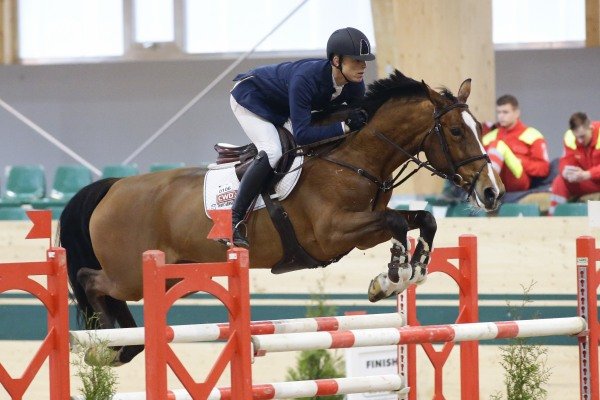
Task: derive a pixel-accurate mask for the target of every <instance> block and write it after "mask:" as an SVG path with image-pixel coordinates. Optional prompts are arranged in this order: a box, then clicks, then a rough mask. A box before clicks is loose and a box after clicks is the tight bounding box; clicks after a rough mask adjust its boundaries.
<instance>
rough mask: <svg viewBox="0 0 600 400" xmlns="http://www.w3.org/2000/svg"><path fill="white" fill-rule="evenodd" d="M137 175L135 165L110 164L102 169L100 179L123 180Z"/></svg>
mask: <svg viewBox="0 0 600 400" xmlns="http://www.w3.org/2000/svg"><path fill="white" fill-rule="evenodd" d="M138 173H139V170H138V166H137V164H112V165H106V166H104V168H102V178H124V177H126V176H133V175H137V174H138Z"/></svg>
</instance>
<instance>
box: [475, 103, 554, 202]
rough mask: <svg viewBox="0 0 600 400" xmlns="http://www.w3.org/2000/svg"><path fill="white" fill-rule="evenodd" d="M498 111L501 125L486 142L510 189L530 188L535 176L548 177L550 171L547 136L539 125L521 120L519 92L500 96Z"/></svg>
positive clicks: (497, 170) (485, 139)
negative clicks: (534, 125)
mask: <svg viewBox="0 0 600 400" xmlns="http://www.w3.org/2000/svg"><path fill="white" fill-rule="evenodd" d="M496 115H497V118H498V121H497V126H498V128H496V129H494V130H492V131H491V132H489V133H487V134H486V135H484V136H483V140H482V142H483V146H484V147H485V149H486V151H487V152H488V155H489V157H490V160H491V161H492V167H493V168H494V169H495V170H496V172H498V174H499V175H500V178H501V179H502V182H504V186H505V187H506V191H507V192H516V191H521V190H528V189H529V188H530V187H531V179H532V178H545V177H547V176H548V174H549V173H550V161H549V160H548V152H547V150H546V140H545V139H544V136H543V135H542V134H541V133H540V132H539V131H538V130H537V129H535V128H532V127H528V126H527V125H525V124H524V123H523V122H521V120H520V119H519V117H520V115H521V110H520V109H519V102H518V101H517V99H516V97H515V96H512V95H510V94H507V95H504V96H501V97H499V98H498V100H496Z"/></svg>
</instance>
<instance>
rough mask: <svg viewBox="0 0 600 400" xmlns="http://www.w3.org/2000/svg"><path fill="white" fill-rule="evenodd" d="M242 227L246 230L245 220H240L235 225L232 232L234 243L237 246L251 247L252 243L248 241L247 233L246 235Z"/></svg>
mask: <svg viewBox="0 0 600 400" xmlns="http://www.w3.org/2000/svg"><path fill="white" fill-rule="evenodd" d="M242 227H243V228H244V230H245V229H246V224H245V223H244V221H243V220H242V221H240V222H238V223H237V224H235V226H234V227H233V230H232V232H231V236H232V237H231V240H232V242H233V245H234V246H236V247H243V248H245V249H247V248H249V247H250V243H248V237H247V235H244V234H243V233H242V232H241V230H242Z"/></svg>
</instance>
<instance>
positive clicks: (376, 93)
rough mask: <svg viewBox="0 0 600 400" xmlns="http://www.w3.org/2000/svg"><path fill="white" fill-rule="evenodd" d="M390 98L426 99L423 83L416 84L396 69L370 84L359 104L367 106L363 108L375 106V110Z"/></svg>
mask: <svg viewBox="0 0 600 400" xmlns="http://www.w3.org/2000/svg"><path fill="white" fill-rule="evenodd" d="M392 97H399V98H405V99H422V98H426V97H427V90H426V88H425V84H424V83H423V82H417V81H416V80H414V79H412V78H409V77H407V76H406V75H404V74H403V73H402V72H400V71H398V70H397V69H396V70H394V72H393V73H391V74H390V76H388V77H387V78H383V79H379V80H376V81H375V82H373V83H371V84H370V85H369V88H368V90H367V93H366V95H365V98H364V99H363V100H362V102H361V103H363V104H362V105H363V106H367V107H365V108H370V107H374V106H375V110H376V109H377V108H379V107H380V106H381V105H382V104H383V103H385V102H386V101H387V100H389V99H390V98H392ZM369 106H370V107H369Z"/></svg>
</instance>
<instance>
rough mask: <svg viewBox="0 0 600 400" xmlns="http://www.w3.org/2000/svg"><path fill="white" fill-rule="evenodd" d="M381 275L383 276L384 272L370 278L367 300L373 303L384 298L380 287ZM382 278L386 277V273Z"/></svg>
mask: <svg viewBox="0 0 600 400" xmlns="http://www.w3.org/2000/svg"><path fill="white" fill-rule="evenodd" d="M382 276H384V274H379V275H377V276H376V277H375V278H373V279H372V280H371V283H370V284H369V301H370V302H371V303H375V302H377V301H379V300H382V299H385V297H386V295H385V291H384V290H383V288H382V287H381V285H382V283H383V282H382ZM384 279H387V275H385V278H384Z"/></svg>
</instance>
